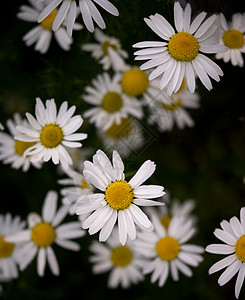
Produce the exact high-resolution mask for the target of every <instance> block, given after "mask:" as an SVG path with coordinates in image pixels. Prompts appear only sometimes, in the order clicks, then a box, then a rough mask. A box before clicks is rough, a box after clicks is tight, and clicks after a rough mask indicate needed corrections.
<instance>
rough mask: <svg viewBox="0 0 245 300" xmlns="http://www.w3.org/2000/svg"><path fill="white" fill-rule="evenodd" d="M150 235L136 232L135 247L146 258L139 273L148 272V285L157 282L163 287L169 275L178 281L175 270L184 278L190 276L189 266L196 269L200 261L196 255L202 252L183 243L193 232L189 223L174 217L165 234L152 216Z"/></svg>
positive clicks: (200, 258) (200, 257)
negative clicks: (146, 260) (149, 282)
mask: <svg viewBox="0 0 245 300" xmlns="http://www.w3.org/2000/svg"><path fill="white" fill-rule="evenodd" d="M152 223H153V225H154V228H155V230H154V231H153V232H146V233H145V232H140V233H139V235H138V238H137V240H135V245H136V247H137V249H138V251H139V252H140V253H141V255H143V257H145V258H148V260H149V261H148V263H146V264H145V265H144V268H143V273H144V274H149V273H152V276H151V282H152V283H154V282H156V281H158V285H159V286H163V285H164V284H165V282H166V280H167V278H168V275H169V272H170V273H171V276H172V278H173V280H174V281H178V280H179V271H180V272H182V273H183V274H184V275H186V276H187V277H191V276H192V271H191V269H190V267H189V266H191V267H197V266H198V265H199V263H200V262H201V261H202V260H203V258H202V256H201V255H200V254H201V253H203V251H204V249H203V248H202V247H200V246H197V245H193V244H187V243H186V242H187V241H188V240H189V239H190V238H191V237H192V236H193V234H194V233H195V228H194V227H193V224H192V221H191V220H186V219H185V218H183V217H180V216H175V217H174V218H173V219H172V220H171V222H170V224H169V226H168V231H166V230H165V227H164V226H162V225H161V223H160V221H159V219H158V217H157V216H153V218H152Z"/></svg>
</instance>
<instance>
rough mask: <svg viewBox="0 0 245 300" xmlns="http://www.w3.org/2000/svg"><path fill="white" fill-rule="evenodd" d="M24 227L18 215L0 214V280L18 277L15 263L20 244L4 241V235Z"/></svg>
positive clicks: (18, 258) (16, 262)
mask: <svg viewBox="0 0 245 300" xmlns="http://www.w3.org/2000/svg"><path fill="white" fill-rule="evenodd" d="M24 227H25V222H24V221H21V219H20V217H19V216H15V217H12V216H11V214H10V213H7V214H6V215H5V216H4V215H0V281H9V280H11V279H13V278H17V277H18V268H17V264H18V262H19V260H20V252H21V245H17V244H15V243H12V242H8V241H6V236H8V235H10V234H14V233H16V232H18V231H20V230H22V229H23V228H24Z"/></svg>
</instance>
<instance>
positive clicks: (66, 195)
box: [58, 169, 93, 215]
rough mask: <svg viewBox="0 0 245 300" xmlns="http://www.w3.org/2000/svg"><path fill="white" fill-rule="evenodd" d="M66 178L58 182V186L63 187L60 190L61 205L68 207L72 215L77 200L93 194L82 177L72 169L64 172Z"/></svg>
mask: <svg viewBox="0 0 245 300" xmlns="http://www.w3.org/2000/svg"><path fill="white" fill-rule="evenodd" d="M65 173H66V174H67V175H68V178H65V179H60V180H58V183H59V184H62V185H64V186H65V187H64V188H62V189H61V190H60V193H61V195H62V196H63V198H62V203H63V205H66V206H67V207H69V212H70V214H72V215H73V214H74V213H75V210H76V207H75V206H74V204H75V202H76V201H77V198H78V197H80V196H82V195H88V194H91V193H93V187H92V186H91V184H89V182H87V181H86V179H85V178H84V176H83V175H82V174H81V173H79V172H77V171H75V170H72V169H67V170H65Z"/></svg>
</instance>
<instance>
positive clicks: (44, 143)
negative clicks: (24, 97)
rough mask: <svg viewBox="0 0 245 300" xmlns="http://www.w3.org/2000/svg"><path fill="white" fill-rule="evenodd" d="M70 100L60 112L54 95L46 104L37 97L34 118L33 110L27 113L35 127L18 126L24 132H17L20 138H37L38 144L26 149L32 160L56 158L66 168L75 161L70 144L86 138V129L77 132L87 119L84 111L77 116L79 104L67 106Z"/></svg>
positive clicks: (64, 103)
mask: <svg viewBox="0 0 245 300" xmlns="http://www.w3.org/2000/svg"><path fill="white" fill-rule="evenodd" d="M67 106H68V104H67V102H66V101H64V102H63V103H62V105H61V107H60V109H59V112H58V114H57V108H56V104H55V101H54V99H51V100H47V101H46V108H45V106H44V104H43V103H42V101H41V99H40V98H36V107H35V115H36V118H34V117H33V116H32V115H31V114H30V113H26V117H27V119H28V121H29V123H30V126H31V129H30V128H29V127H27V126H17V130H18V131H19V132H21V134H17V135H16V137H15V138H16V139H17V140H21V141H24V142H35V145H34V146H32V147H30V148H28V149H27V150H25V152H24V157H26V156H27V155H30V156H31V161H33V162H37V161H41V160H43V161H45V162H47V161H49V160H50V159H51V158H52V161H53V163H54V164H58V163H59V162H60V163H61V164H62V166H63V167H64V168H68V165H71V164H72V160H71V157H70V155H69V154H68V152H67V151H66V149H65V148H66V147H71V148H76V147H81V146H82V144H81V143H78V142H76V141H81V140H84V139H85V138H86V137H87V134H85V133H74V132H75V131H76V130H77V129H78V128H79V127H80V126H81V125H82V123H83V119H82V117H81V116H80V115H76V116H73V117H72V115H73V114H74V112H75V109H76V107H75V105H73V106H72V107H70V108H69V109H68V110H67Z"/></svg>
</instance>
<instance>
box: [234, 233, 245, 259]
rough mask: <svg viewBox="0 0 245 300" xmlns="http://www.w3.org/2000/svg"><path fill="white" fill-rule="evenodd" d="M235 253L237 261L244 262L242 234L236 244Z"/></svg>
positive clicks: (243, 238) (244, 248) (244, 236)
mask: <svg viewBox="0 0 245 300" xmlns="http://www.w3.org/2000/svg"><path fill="white" fill-rule="evenodd" d="M235 253H236V256H237V258H238V259H240V260H241V261H242V262H245V235H244V234H243V235H242V236H240V238H239V239H238V240H237V242H236V247H235Z"/></svg>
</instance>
